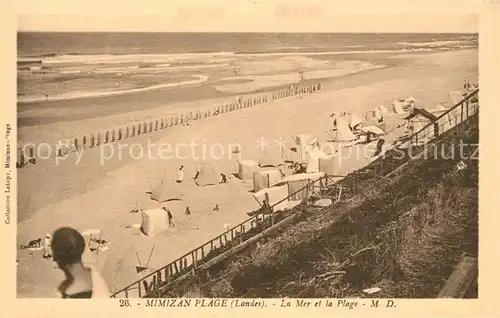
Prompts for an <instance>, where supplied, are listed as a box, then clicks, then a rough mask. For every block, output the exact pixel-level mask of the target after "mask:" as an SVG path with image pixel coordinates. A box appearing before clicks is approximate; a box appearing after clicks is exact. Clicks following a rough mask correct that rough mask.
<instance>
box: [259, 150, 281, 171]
mask: <svg viewBox="0 0 500 318" xmlns="http://www.w3.org/2000/svg"><path fill="white" fill-rule="evenodd" d="M283 164H285V161H284V160H283V158H282V157H281V149H279V148H277V147H270V148H267V149H265V150H264V151H262V153H261V156H260V159H259V166H260V167H279V166H280V165H283Z"/></svg>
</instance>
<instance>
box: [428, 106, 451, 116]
mask: <svg viewBox="0 0 500 318" xmlns="http://www.w3.org/2000/svg"><path fill="white" fill-rule="evenodd" d="M446 111H447V109H446V107H444V106H443V105H442V104H441V103H439V104H437V106H436V107H435V108H434V109H431V110H429V112H430V113H432V114H433V115H434V116H436V117H439V116H441V115H442V114H444V113H445V112H446Z"/></svg>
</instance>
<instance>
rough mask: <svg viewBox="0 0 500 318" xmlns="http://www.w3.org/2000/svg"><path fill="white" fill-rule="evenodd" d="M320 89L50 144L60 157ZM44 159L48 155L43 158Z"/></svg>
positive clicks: (28, 153)
mask: <svg viewBox="0 0 500 318" xmlns="http://www.w3.org/2000/svg"><path fill="white" fill-rule="evenodd" d="M320 89H321V84H308V85H301V86H296V87H291V88H289V89H285V90H280V91H277V92H272V93H270V94H264V95H260V96H254V97H252V98H247V99H241V100H238V101H237V102H234V103H230V104H224V105H218V106H213V107H211V108H207V109H197V110H190V111H187V112H185V113H181V114H177V115H171V116H167V117H162V118H157V119H151V120H147V121H144V122H139V123H132V124H129V125H126V126H122V127H117V128H111V129H106V130H104V131H99V132H96V133H91V134H88V135H85V136H82V137H76V138H74V139H67V140H61V141H57V142H55V143H53V145H50V146H49V147H51V146H53V147H54V149H55V150H56V151H55V152H54V154H55V156H56V157H64V156H67V155H69V154H71V153H73V152H78V151H83V150H85V149H88V148H94V147H99V146H101V145H104V144H108V143H112V142H116V141H120V140H123V139H128V138H132V137H136V136H140V135H144V134H148V133H151V132H156V131H158V130H163V129H166V128H168V127H173V126H177V125H183V124H186V123H187V122H188V121H190V120H198V119H203V118H209V117H213V116H218V115H221V114H224V113H228V112H232V111H235V110H239V109H243V108H248V107H252V106H254V105H259V104H264V103H268V102H269V101H271V100H279V99H283V98H288V97H292V96H297V95H303V94H309V93H313V92H316V91H319V90H320ZM35 147H36V145H33V144H30V145H27V144H26V145H21V146H19V147H18V156H17V158H18V163H20V164H22V163H21V162H20V160H22V159H26V158H29V159H31V158H36V157H37V154H35ZM39 151H40V149H37V151H36V152H37V153H38V152H39ZM43 159H47V158H46V157H43Z"/></svg>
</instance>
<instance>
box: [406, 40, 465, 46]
mask: <svg viewBox="0 0 500 318" xmlns="http://www.w3.org/2000/svg"><path fill="white" fill-rule="evenodd" d="M469 43H470V41H464V40H449V41H432V42H398V44H399V45H403V46H411V47H440V46H450V45H460V44H469Z"/></svg>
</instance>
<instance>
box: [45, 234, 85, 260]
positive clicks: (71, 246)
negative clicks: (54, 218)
mask: <svg viewBox="0 0 500 318" xmlns="http://www.w3.org/2000/svg"><path fill="white" fill-rule="evenodd" d="M84 250H85V240H84V238H83V236H82V235H81V234H80V233H78V231H77V230H75V229H73V228H70V227H62V228H60V229H58V230H56V231H55V232H54V234H53V235H52V254H53V258H54V261H55V262H56V263H57V265H58V266H59V267H60V268H61V269H63V270H64V269H65V268H67V267H70V266H73V265H76V264H81V263H82V255H83V252H84Z"/></svg>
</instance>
